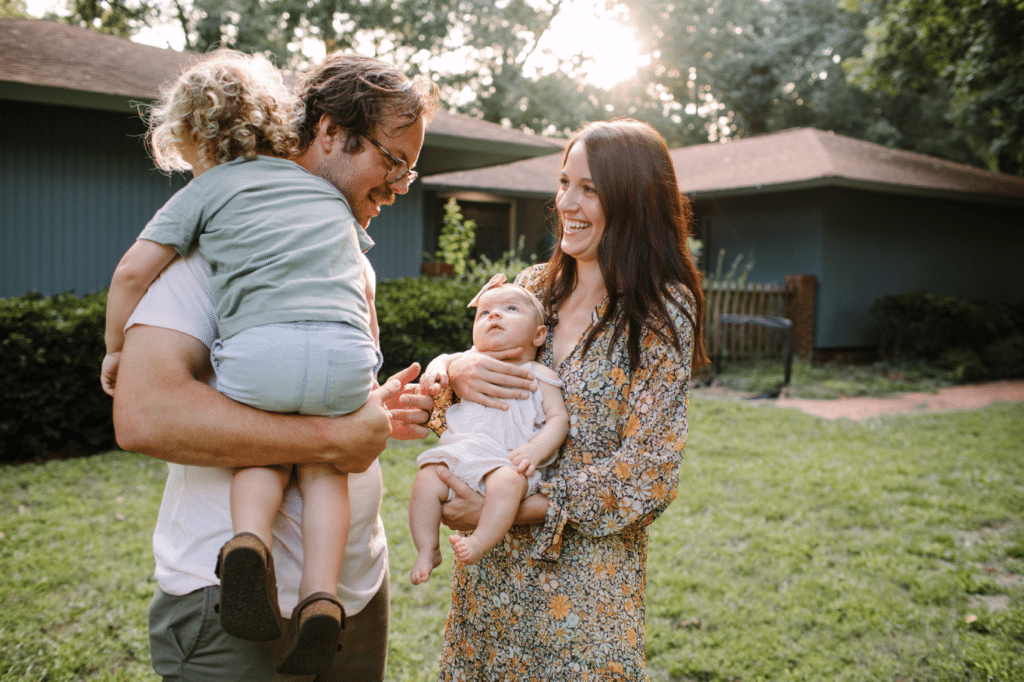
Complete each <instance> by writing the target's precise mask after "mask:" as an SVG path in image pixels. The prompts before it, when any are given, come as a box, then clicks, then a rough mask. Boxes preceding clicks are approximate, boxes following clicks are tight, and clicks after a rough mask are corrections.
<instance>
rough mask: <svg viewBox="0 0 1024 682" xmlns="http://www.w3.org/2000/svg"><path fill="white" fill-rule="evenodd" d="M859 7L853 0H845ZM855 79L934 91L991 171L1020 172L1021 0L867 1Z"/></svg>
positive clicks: (1023, 159)
mask: <svg viewBox="0 0 1024 682" xmlns="http://www.w3.org/2000/svg"><path fill="white" fill-rule="evenodd" d="M846 1H847V4H848V5H849V6H851V7H860V3H859V0H846ZM863 7H864V8H866V9H867V10H869V11H870V13H871V15H872V16H873V19H872V21H871V23H870V26H869V28H868V31H867V37H868V40H867V44H866V46H865V49H864V52H863V56H862V57H859V58H857V59H854V60H851V61H850V63H849V68H850V72H851V76H852V78H853V80H854V81H855V82H857V83H858V84H861V85H863V86H864V87H866V88H870V89H872V90H876V91H881V92H886V93H890V94H891V93H899V92H906V91H910V92H927V91H932V92H938V93H939V96H940V97H943V98H944V99H945V102H944V104H945V105H946V106H945V107H944V108H943V110H944V111H946V112H947V113H948V118H949V120H950V121H951V122H953V124H954V125H955V126H956V127H957V129H958V131H960V132H961V134H962V135H964V136H966V137H968V139H969V140H970V143H971V145H972V147H973V148H974V149H975V151H976V153H978V154H979V155H980V156H981V157H982V158H983V159H984V160H985V161H986V162H987V165H988V166H989V167H990V168H992V169H993V170H1000V171H1003V172H1006V173H1014V174H1017V175H1024V0H870V1H869V2H866V3H864V5H863Z"/></svg>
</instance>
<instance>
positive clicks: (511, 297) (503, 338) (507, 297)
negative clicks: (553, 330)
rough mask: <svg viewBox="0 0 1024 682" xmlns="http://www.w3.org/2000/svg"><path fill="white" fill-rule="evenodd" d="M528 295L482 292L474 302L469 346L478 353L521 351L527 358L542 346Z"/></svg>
mask: <svg viewBox="0 0 1024 682" xmlns="http://www.w3.org/2000/svg"><path fill="white" fill-rule="evenodd" d="M538 318H539V315H538V314H537V309H536V307H535V306H534V304H533V303H531V301H530V298H529V294H527V293H526V292H525V291H523V290H521V289H519V288H517V287H508V286H506V287H498V288H497V289H491V290H489V291H486V292H484V294H483V295H482V296H481V297H480V300H479V301H478V302H477V309H476V319H475V320H474V322H473V346H474V347H475V348H476V349H477V350H480V351H498V350H507V349H509V348H522V349H523V350H524V352H525V355H526V357H527V358H530V357H533V356H534V355H535V351H536V348H537V347H538V346H540V345H541V344H542V343H544V333H543V331H544V325H543V324H542V321H541V320H540V319H538Z"/></svg>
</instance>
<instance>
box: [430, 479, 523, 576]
mask: <svg viewBox="0 0 1024 682" xmlns="http://www.w3.org/2000/svg"><path fill="white" fill-rule="evenodd" d="M526 490H527V483H526V477H525V476H523V475H522V474H520V473H519V472H518V471H516V470H515V469H514V468H513V467H501V468H499V469H495V470H494V471H492V472H491V473H489V474H487V476H485V477H484V493H485V494H484V506H483V509H481V510H480V523H479V524H477V527H476V530H474V531H473V534H472V535H468V536H462V535H452V536H451V537H449V538H448V541H449V542H450V543H452V548H453V549H454V550H455V556H457V557H458V558H459V560H460V561H462V562H463V563H465V564H471V565H472V564H476V563H479V562H480V559H482V558H483V557H484V555H485V554H487V552H489V551H491V549H493V548H494V546H495V545H497V544H498V543H499V542H501V539H502V538H503V537H505V533H507V532H508V529H509V528H511V527H512V522H513V521H514V520H515V518H516V512H517V511H518V510H519V502H520V501H522V499H523V497H524V496H525V495H526Z"/></svg>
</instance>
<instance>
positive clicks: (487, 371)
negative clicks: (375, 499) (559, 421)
mask: <svg viewBox="0 0 1024 682" xmlns="http://www.w3.org/2000/svg"><path fill="white" fill-rule="evenodd" d="M521 353H522V348H512V349H509V350H504V351H500V352H495V353H463V354H462V357H459V358H455V359H453V360H452V362H451V364H450V365H449V366H448V381H449V383H450V384H451V386H452V388H453V389H455V393H456V394H458V396H459V397H460V398H462V399H463V400H469V401H471V402H474V403H479V404H481V405H484V406H485V407H496V408H498V409H500V410H507V409H508V405H507V404H506V403H505V400H515V399H517V398H518V399H520V400H525V399H526V398H529V397H530V393H532V392H533V391H536V390H537V384H536V382H534V381H533V372H531V371H530V370H528V369H526V368H525V367H520V366H519V365H513V364H512V363H509V362H505V361H504V360H505V359H507V358H514V357H517V356H518V355H520V354H521ZM459 530H461V529H459Z"/></svg>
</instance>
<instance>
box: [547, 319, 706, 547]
mask: <svg viewBox="0 0 1024 682" xmlns="http://www.w3.org/2000/svg"><path fill="white" fill-rule="evenodd" d="M669 310H670V311H671V313H672V316H673V323H674V324H675V327H676V330H677V333H678V334H679V338H680V342H681V345H682V348H683V352H682V353H680V352H679V351H678V350H676V349H675V348H673V346H672V345H671V344H670V343H668V342H666V341H665V340H664V339H662V338H660V337H659V336H658V335H657V334H655V333H654V332H653V331H651V330H647V332H646V333H645V335H644V338H643V339H642V343H641V354H640V363H639V366H638V367H637V369H636V371H635V372H633V374H632V376H631V377H629V376H626V375H625V373H623V372H621V370H618V369H612V370H610V371H611V373H612V375H613V380H614V379H615V374H618V375H621V376H620V378H618V380H619V381H625V382H628V390H627V391H626V392H625V403H626V405H625V410H623V411H622V414H621V416H620V418H619V421H618V425H617V430H618V434H619V436H620V438H621V440H620V442H619V445H618V447H617V448H615V449H614V450H613V451H612V452H611V454H610V456H608V457H603V458H601V459H600V461H598V462H594V463H593V464H590V465H587V466H583V467H580V468H577V469H574V470H573V471H571V472H569V473H568V475H562V476H556V477H553V478H550V479H548V480H546V481H544V482H543V483H541V486H540V492H541V493H542V494H544V495H547V497H548V512H547V517H546V519H545V522H544V525H543V527H542V528H541V529H540V531H539V534H538V536H537V544H536V549H535V553H534V556H535V558H537V559H541V560H546V561H557V560H558V557H559V555H560V552H561V546H562V535H563V533H564V532H565V529H566V526H567V525H571V526H572V528H573V529H574V531H576V532H578V533H582V534H584V535H590V536H594V537H600V536H607V535H613V534H616V533H621V532H623V531H626V530H629V529H635V528H639V527H642V526H646V525H648V524H650V523H651V522H652V521H654V519H656V518H657V517H658V516H660V515H661V513H662V512H663V511H664V510H665V508H666V507H668V505H669V503H670V502H672V500H674V499H675V498H676V490H677V487H678V484H679V465H680V462H681V461H682V458H683V448H684V447H685V445H686V436H687V407H688V403H689V382H690V365H691V357H692V354H693V332H692V327H691V325H690V322H689V320H688V319H687V318H686V316H685V315H684V314H683V313H682V311H680V310H679V309H678V308H676V307H675V306H672V305H669ZM601 361H602V362H607V360H605V359H604V358H603V357H601ZM577 426H578V428H581V429H585V428H587V425H586V424H585V423H582V424H578V425H577Z"/></svg>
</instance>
